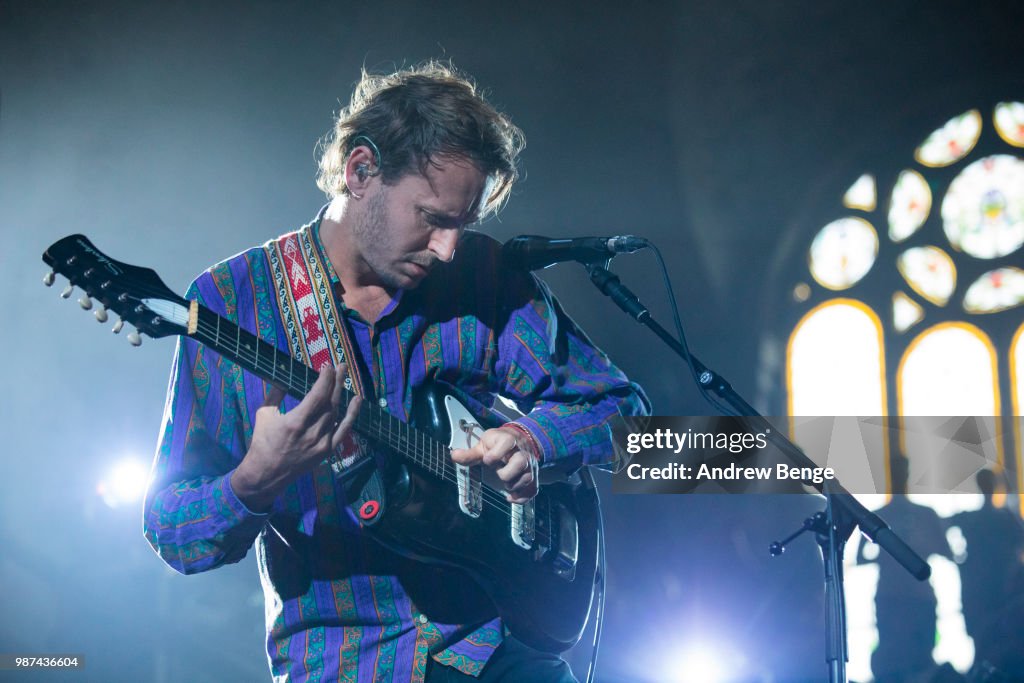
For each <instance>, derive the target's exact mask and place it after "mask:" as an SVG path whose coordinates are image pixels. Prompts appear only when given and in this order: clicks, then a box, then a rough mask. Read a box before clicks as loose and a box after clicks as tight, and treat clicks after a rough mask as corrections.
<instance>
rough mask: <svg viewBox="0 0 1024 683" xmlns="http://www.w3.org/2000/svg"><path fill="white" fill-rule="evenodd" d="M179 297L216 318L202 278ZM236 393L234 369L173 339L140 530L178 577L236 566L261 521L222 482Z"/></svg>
mask: <svg viewBox="0 0 1024 683" xmlns="http://www.w3.org/2000/svg"><path fill="white" fill-rule="evenodd" d="M185 296H186V298H188V299H198V300H199V301H200V303H202V304H204V305H206V306H208V307H209V308H212V309H213V310H214V311H215V312H217V313H218V314H223V312H224V308H225V305H224V301H223V300H222V299H221V298H220V297H219V296H218V295H217V288H216V286H215V284H214V282H213V278H212V276H211V274H210V273H209V272H207V273H204V274H203V275H202V276H200V277H199V278H198V279H197V280H196V282H194V283H193V284H192V286H191V287H190V288H189V291H188V293H186V295H185ZM241 387H242V383H241V370H240V369H239V368H238V366H236V365H235V364H233V363H229V362H227V361H225V360H224V359H223V358H222V357H221V356H220V354H218V353H216V352H214V351H211V350H209V349H207V348H206V347H204V346H202V345H200V344H199V343H197V342H196V341H194V340H193V339H191V338H188V337H181V338H180V339H179V342H178V348H177V352H176V354H175V358H174V365H173V368H172V371H171V378H170V383H169V386H168V390H167V403H166V406H165V408H164V417H163V427H162V429H161V432H160V439H159V443H158V445H157V452H156V458H155V460H154V463H153V470H152V474H151V477H150V485H149V490H148V492H147V494H146V501H145V508H144V520H143V531H144V533H145V536H146V539H147V540H148V541H149V543H150V545H151V546H152V547H153V549H154V550H155V551H156V553H157V554H158V555H159V556H160V557H161V558H162V559H163V560H164V562H166V563H167V564H168V565H169V566H171V567H172V568H174V569H175V570H177V571H179V572H181V573H183V574H193V573H196V572H201V571H205V570H207V569H212V568H214V567H217V566H220V565H222V564H226V563H231V562H237V561H239V560H241V559H242V558H243V557H244V556H245V554H246V553H247V552H248V550H249V548H250V547H251V546H252V544H253V542H254V540H255V539H256V536H257V534H258V533H259V532H260V530H261V529H262V528H263V525H264V521H265V519H266V517H267V515H265V514H256V513H253V512H252V511H250V510H248V509H247V508H246V507H245V505H243V504H242V502H241V501H240V500H239V499H238V497H237V496H236V495H235V492H234V491H233V490H232V488H231V484H230V478H231V474H232V473H233V472H234V469H235V467H236V466H237V465H238V463H239V462H241V460H242V458H243V457H244V455H245V452H246V448H247V447H246V439H245V429H244V426H243V425H244V423H245V413H244V411H245V404H244V390H242V388H241ZM240 394H241V395H240Z"/></svg>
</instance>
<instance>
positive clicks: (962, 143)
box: [914, 109, 981, 168]
mask: <svg viewBox="0 0 1024 683" xmlns="http://www.w3.org/2000/svg"><path fill="white" fill-rule="evenodd" d="M979 135H981V112H979V111H978V110H977V109H972V110H970V111H968V112H964V113H963V114H961V115H960V116H955V117H953V118H951V119H950V120H949V121H947V122H946V124H945V125H944V126H942V128H939V129H938V130H936V131H934V132H932V134H931V135H929V136H928V137H927V138H926V139H925V141H924V142H922V143H921V146H920V147H918V148H917V149H916V150H915V151H914V158H915V159H917V162H918V163H919V164H921V165H923V166H931V167H933V168H934V167H937V166H949V165H950V164H952V163H953V162H956V161H959V160H960V159H963V158H964V157H965V156H967V155H968V154H969V153H970V151H971V150H972V149H974V145H975V143H977V142H978V136H979Z"/></svg>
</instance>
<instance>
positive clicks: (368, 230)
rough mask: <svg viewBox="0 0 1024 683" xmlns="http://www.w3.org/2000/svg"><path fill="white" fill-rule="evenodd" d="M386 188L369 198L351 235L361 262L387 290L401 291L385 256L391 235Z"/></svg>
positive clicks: (400, 286)
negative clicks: (363, 212) (353, 237)
mask: <svg viewBox="0 0 1024 683" xmlns="http://www.w3.org/2000/svg"><path fill="white" fill-rule="evenodd" d="M386 195H387V188H386V187H383V186H382V187H381V189H380V192H378V193H377V194H375V195H373V196H372V197H370V198H369V200H368V201H367V204H366V213H365V214H363V218H362V220H361V221H359V222H358V223H357V224H356V226H355V228H354V229H353V233H354V235H355V237H356V243H357V244H358V245H359V253H360V256H361V257H362V260H363V261H364V262H365V263H366V265H367V266H368V267H369V268H370V270H371V271H373V273H374V274H375V275H376V276H377V278H378V279H379V280H380V282H381V284H383V285H384V286H385V287H386V288H388V289H402V288H403V286H402V282H400V281H399V279H398V277H396V275H395V274H394V273H393V272H391V271H390V265H391V264H390V263H389V262H388V257H387V254H388V252H389V249H390V247H391V244H392V241H393V240H392V235H391V232H390V231H389V230H388V208H387V196H386Z"/></svg>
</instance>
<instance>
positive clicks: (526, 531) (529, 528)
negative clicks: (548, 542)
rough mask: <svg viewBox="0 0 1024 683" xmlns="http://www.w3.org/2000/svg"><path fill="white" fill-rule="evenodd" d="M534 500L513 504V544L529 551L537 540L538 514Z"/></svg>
mask: <svg viewBox="0 0 1024 683" xmlns="http://www.w3.org/2000/svg"><path fill="white" fill-rule="evenodd" d="M534 510H535V508H534V504H533V501H532V500H528V501H526V502H525V503H512V526H511V529H510V531H511V533H512V542H513V543H515V544H516V545H517V546H519V547H520V548H525V549H526V550H529V549H531V548H532V547H533V543H534V541H535V540H536V537H537V534H536V527H537V525H536V514H535V511H534Z"/></svg>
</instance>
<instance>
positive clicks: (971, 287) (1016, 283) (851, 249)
mask: <svg viewBox="0 0 1024 683" xmlns="http://www.w3.org/2000/svg"><path fill="white" fill-rule="evenodd" d="M1020 148H1024V102H1000V103H998V104H994V105H993V106H990V107H985V108H976V109H969V110H967V111H965V112H963V113H962V114H959V115H957V116H954V117H953V118H951V119H949V120H947V121H946V122H945V123H944V124H942V125H941V126H939V127H937V128H935V129H934V130H933V131H932V132H931V133H929V134H927V135H924V136H923V137H922V138H921V142H920V144H919V145H918V146H917V148H916V150H915V151H914V154H913V158H910V156H909V155H908V158H906V159H905V160H903V161H897V162H896V163H897V165H896V166H894V167H892V168H878V169H869V170H870V171H871V172H869V173H863V174H862V175H860V176H859V177H857V178H856V180H855V181H854V182H853V183H852V184H851V185H850V186H849V189H848V190H847V191H846V192H845V194H844V195H842V197H841V206H840V197H836V212H835V214H833V215H832V216H831V217H830V218H829V219H826V221H823V224H821V223H819V227H817V228H814V232H812V233H809V234H808V239H807V242H806V245H807V250H806V252H805V254H806V257H805V258H806V261H805V263H806V265H805V266H804V267H803V268H802V269H801V270H802V276H798V278H797V279H796V280H795V281H790V282H788V283H785V287H786V288H787V292H791V294H792V295H791V302H792V307H793V308H792V309H791V311H790V315H789V316H788V317H787V318H786V319H788V320H789V321H790V322H788V323H787V324H788V325H789V326H790V327H789V328H788V331H787V334H788V340H789V342H788V346H787V354H786V367H785V382H786V389H787V395H786V406H787V408H788V409H789V414H790V415H791V416H792V415H824V414H829V415H849V414H859V415H861V416H865V417H868V416H874V415H890V416H897V417H898V418H899V419H900V420H902V419H903V417H904V416H930V415H938V416H942V415H945V416H950V417H956V416H964V417H968V416H978V417H981V418H986V419H987V420H990V421H991V424H981V426H980V428H981V429H983V430H989V432H990V433H991V434H992V435H993V438H992V439H991V446H992V449H993V452H994V455H992V456H991V457H989V456H988V455H986V458H987V460H988V461H990V462H993V463H995V467H994V468H993V469H996V470H1002V472H1000V473H1001V474H1003V473H1004V474H1005V475H1006V477H1005V482H1006V485H1007V486H1008V487H1009V489H1010V494H1011V495H1010V496H1009V498H1008V500H1009V501H1010V503H1011V504H1013V505H1014V506H1015V507H1017V508H1018V509H1019V510H1021V511H1024V506H1022V499H1021V496H1020V495H1019V493H1018V492H1019V491H1021V490H1022V488H1024V474H1022V470H1024V426H1022V424H1021V418H1020V417H1019V416H1020V414H1021V411H1022V409H1024V326H1022V325H1021V324H1020V321H1021V309H1022V304H1024V269H1022V268H1021V266H1020V265H1019V264H1020V262H1021V251H1022V249H1021V247H1022V245H1024V159H1022V158H1021V151H1020ZM793 266H794V268H797V267H799V264H796V263H794V264H793ZM780 317H784V316H780ZM870 321H875V322H870ZM869 330H870V332H869ZM886 358H888V359H890V362H889V363H888V364H887V363H886ZM897 360H898V362H896V361H897ZM867 407H873V408H872V409H871V410H866V409H865V408H867ZM790 425H791V431H792V432H793V437H794V439H795V440H796V441H797V442H798V443H799V441H800V439H799V430H798V428H797V425H798V423H797V422H795V421H793V420H792V419H791V422H790ZM890 432H891V433H892V434H894V435H895V434H901V433H902V430H899V429H892V430H890ZM919 445H920V444H916V445H915V443H911V441H910V440H908V439H905V438H903V437H899V438H897V437H896V436H893V437H891V442H890V443H889V444H887V446H888V447H887V448H886V449H885V450H886V453H887V454H891V457H892V462H891V463H887V465H888V471H890V472H895V471H897V470H898V471H899V473H900V479H899V481H896V480H895V479H893V481H895V482H896V486H897V487H900V488H899V489H898V490H902V486H904V485H909V488H911V489H913V488H914V486H913V484H914V483H915V482H917V483H920V482H922V481H925V480H926V478H927V477H926V474H927V472H926V468H927V465H926V464H925V462H924V461H925V455H926V452H927V451H934V449H929V448H919ZM1004 448H1005V449H1006V450H1005V453H1012V454H1013V455H1012V457H1009V458H1005V457H1004V450H1003V449H1004ZM887 457H889V456H887ZM966 485H967V486H970V485H971V484H970V483H969V482H968V483H967V484H966ZM958 490H960V489H958ZM979 498H980V496H964V495H957V496H937V497H933V498H915V500H917V501H918V502H923V503H925V504H928V505H931V506H932V507H934V508H935V509H936V510H937V511H938V512H939V514H940V515H943V516H946V515H949V514H952V513H953V512H956V511H957V510H959V509H966V508H970V507H976V506H977V505H978V499H979ZM877 504H878V501H875V502H874V504H873V505H872V506H877ZM850 555H851V553H850V552H849V551H848V552H847V557H848V558H849V556H850ZM932 564H933V585H935V587H936V594H937V596H938V597H939V626H938V628H939V635H940V636H941V637H939V638H938V639H937V641H938V645H937V647H936V649H935V651H934V652H933V655H934V657H935V659H936V661H938V662H943V661H949V662H951V663H952V664H953V665H954V666H956V667H957V668H958V669H959V670H961V671H965V670H966V668H967V667H969V666H970V664H971V661H972V659H973V648H972V647H971V641H970V639H968V638H966V635H965V634H964V631H963V621H962V617H961V616H960V613H959V607H960V606H959V600H958V597H957V596H959V577H958V573H957V571H956V567H955V565H953V564H952V563H949V562H948V561H947V560H936V561H933V563H932ZM855 569H856V570H865V569H867V568H865V567H857V568H855ZM868 574H870V571H869V572H868ZM847 576H848V579H849V581H848V586H847V588H848V601H849V603H850V606H851V612H850V615H849V624H850V634H851V663H850V675H851V677H862V678H867V677H868V676H869V675H870V671H869V669H868V666H867V658H868V657H869V656H870V651H871V648H872V642H873V641H874V642H877V634H874V635H873V633H874V631H873V629H874V626H873V620H871V617H870V614H869V613H863V611H858V609H857V605H860V604H863V603H864V602H866V601H870V595H871V593H873V592H874V584H873V580H872V579H867V580H866V579H865V578H864V577H865V574H864V573H863V572H858V571H851V572H849V573H848V575H847ZM858 594H859V595H858ZM950 596H952V597H950ZM944 600H945V602H944ZM865 619H868V620H870V621H868V622H865Z"/></svg>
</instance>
